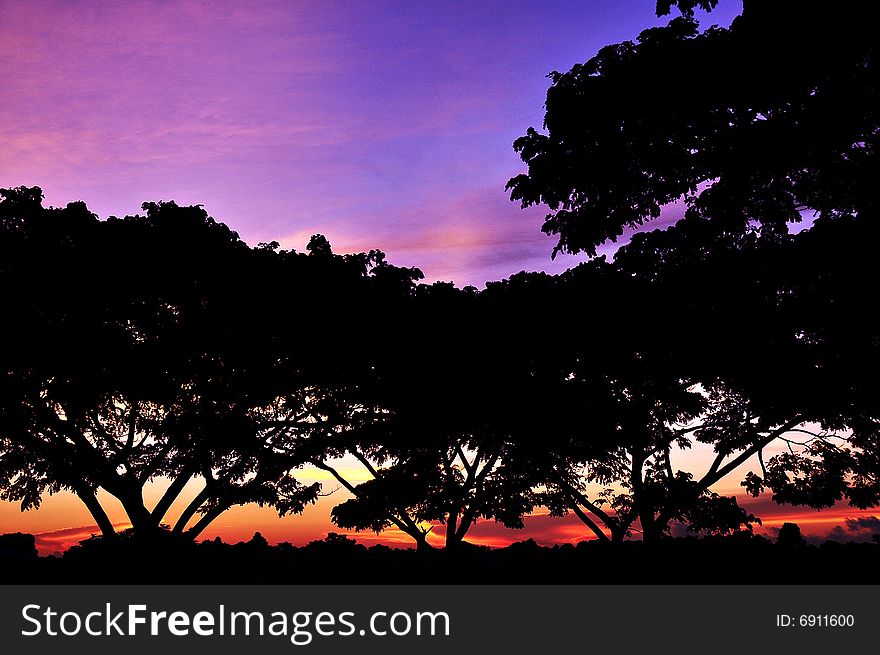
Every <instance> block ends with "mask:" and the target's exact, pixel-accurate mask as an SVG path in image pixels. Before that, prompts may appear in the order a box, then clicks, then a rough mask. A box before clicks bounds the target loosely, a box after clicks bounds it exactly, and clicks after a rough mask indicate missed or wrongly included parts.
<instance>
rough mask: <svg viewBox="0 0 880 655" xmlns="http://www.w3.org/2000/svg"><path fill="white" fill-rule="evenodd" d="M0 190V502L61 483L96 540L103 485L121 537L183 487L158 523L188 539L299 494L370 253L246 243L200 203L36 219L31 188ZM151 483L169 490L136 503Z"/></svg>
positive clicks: (342, 382) (349, 364)
mask: <svg viewBox="0 0 880 655" xmlns="http://www.w3.org/2000/svg"><path fill="white" fill-rule="evenodd" d="M2 194H3V202H2V203H0V230H2V233H0V248H2V250H3V252H2V254H3V255H4V257H3V262H2V264H0V266H2V270H0V275H2V277H3V280H4V282H3V285H2V288H3V290H4V291H3V293H4V296H5V297H4V298H3V304H4V308H5V309H6V316H7V317H8V320H6V321H4V324H3V326H2V330H3V334H2V337H3V339H2V341H3V343H2V346H0V347H2V348H3V349H4V352H3V358H2V361H3V363H4V376H3V379H2V381H0V386H2V389H0V396H2V401H0V402H2V405H0V493H2V495H3V498H5V499H8V500H18V501H20V502H21V503H22V506H23V508H25V509H27V508H31V507H37V506H39V504H40V500H41V498H42V496H43V494H44V493H47V492H48V493H53V492H55V491H58V490H61V489H68V490H71V491H73V492H74V493H75V494H76V495H77V496H78V497H79V498H80V499H82V500H83V502H84V503H85V505H86V506H87V507H88V509H89V511H90V512H91V514H92V515H93V517H94V519H95V521H96V523H97V525H98V526H99V527H100V529H101V531H102V533H103V534H105V535H106V536H113V535H114V533H115V530H114V528H113V525H112V524H111V522H110V520H109V518H108V517H107V514H106V512H105V511H104V509H103V508H102V507H101V505H100V503H99V501H98V498H97V495H96V492H97V491H98V490H99V489H104V490H105V491H107V492H108V493H110V494H111V495H113V496H115V497H116V498H117V499H119V501H120V502H121V503H122V506H123V507H124V509H125V511H126V513H127V515H128V517H129V520H130V522H131V524H132V526H133V527H134V530H135V533H137V534H148V533H152V534H161V532H159V531H158V527H159V526H160V524H161V522H162V521H163V519H164V518H165V516H166V514H167V512H168V510H169V509H170V507H171V505H172V503H173V502H174V501H175V500H176V499H177V498H178V497H180V494H181V493H182V492H183V490H184V488H185V487H186V486H187V484H188V483H189V482H191V481H194V480H195V481H199V482H200V483H201V484H202V485H203V486H202V489H201V490H200V491H198V492H197V493H196V495H195V497H194V498H193V499H192V500H191V501H190V502H189V504H188V505H187V506H186V507H185V509H184V510H183V512H182V514H181V515H180V517H179V518H178V520H177V521H176V523H175V525H174V526H173V532H174V533H178V534H182V535H185V536H187V537H189V538H195V537H196V536H198V534H200V533H201V532H202V531H203V530H204V529H205V527H207V525H208V524H210V522H211V521H213V520H214V519H216V518H217V516H219V515H220V514H221V513H222V512H223V511H225V510H226V509H228V508H229V507H231V506H234V505H239V504H245V503H259V504H266V505H270V506H273V507H274V508H275V509H276V510H277V511H278V512H279V514H282V515H283V514H287V513H297V512H300V511H302V509H303V507H304V506H305V504H307V503H309V502H313V501H314V499H315V498H316V496H317V493H318V490H319V485H318V484H312V485H303V484H301V483H299V482H298V481H297V480H296V478H295V477H294V476H293V475H292V473H291V472H292V471H293V470H295V469H297V468H298V467H300V466H302V465H303V464H304V463H305V462H306V461H307V460H309V459H311V458H314V457H315V451H314V447H313V443H312V442H311V441H310V440H309V437H311V436H312V435H314V434H315V433H316V431H318V430H324V431H325V430H327V429H330V427H329V426H330V425H331V424H332V425H333V426H334V427H338V425H339V421H340V420H341V419H342V417H344V416H345V412H344V411H342V410H340V409H339V408H340V407H341V406H343V405H345V403H347V402H349V401H350V398H349V396H348V395H347V393H348V391H350V390H351V389H352V381H353V380H355V376H353V375H348V373H347V371H349V370H355V369H356V368H357V365H358V364H359V363H360V362H362V361H363V357H362V356H358V355H357V354H356V352H357V351H358V349H359V345H362V343H363V342H362V341H361V340H360V339H359V338H357V337H356V336H354V337H351V338H348V339H347V341H346V344H347V345H342V344H343V340H342V339H341V337H342V335H343V334H346V336H350V335H349V334H348V333H349V332H350V331H349V329H348V327H347V326H346V319H347V316H348V314H347V312H349V311H359V308H363V309H362V310H360V311H365V310H366V308H367V307H369V306H370V303H371V302H372V301H371V299H370V297H369V293H368V292H369V291H370V288H371V287H370V285H372V284H373V281H372V280H367V279H366V269H367V262H368V261H369V260H375V261H380V260H382V259H383V258H382V256H381V253H370V254H359V255H349V256H344V257H342V256H340V257H337V256H335V255H332V254H331V253H330V252H329V244H327V248H326V249H321V248H317V247H316V248H310V251H311V254H310V255H304V254H298V253H295V252H286V251H278V250H277V245H276V244H264V245H263V246H261V247H258V248H256V249H250V248H248V247H247V246H246V245H245V244H244V243H242V242H241V241H240V240H239V239H238V236H237V235H236V234H235V233H234V232H231V231H230V230H229V229H228V228H227V227H226V226H225V225H222V224H218V223H216V222H214V221H213V219H210V218H209V217H208V216H207V214H206V213H205V211H204V210H203V209H202V208H200V207H179V206H177V205H176V204H174V203H147V204H145V205H144V209H145V210H146V215H145V216H128V217H125V218H123V219H116V218H110V219H108V220H107V221H104V222H101V221H98V220H97V218H96V217H95V216H94V215H93V214H91V213H90V212H88V210H87V209H86V207H85V205H83V204H82V203H72V204H70V205H68V206H67V207H66V208H64V209H51V208H49V209H44V208H43V207H42V206H41V198H42V194H41V192H40V190H39V189H36V188H32V189H28V188H19V189H7V190H3V191H2ZM321 239H323V238H322V237H315V238H313V240H312V243H313V244H320V243H321ZM323 242H324V243H326V240H324V241H323ZM365 338H366V337H365ZM306 445H308V448H306ZM158 478H165V479H167V480H168V481H169V485H168V487H167V489H166V491H165V492H164V494H163V495H162V497H161V498H160V500H159V501H158V503H157V504H156V505H155V506H154V507H152V508H148V507H147V506H146V505H145V502H144V497H143V489H144V486H145V485H146V484H147V483H148V482H150V481H151V480H155V479H158ZM197 515H198V517H197V518H196V516H197ZM194 518H195V519H196V520H195V523H194V524H193V525H191V526H190V525H189V522H190V521H191V520H192V519H194Z"/></svg>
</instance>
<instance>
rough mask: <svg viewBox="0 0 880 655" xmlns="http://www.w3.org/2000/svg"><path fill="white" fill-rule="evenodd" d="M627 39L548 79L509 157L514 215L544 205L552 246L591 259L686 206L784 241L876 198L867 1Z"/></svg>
mask: <svg viewBox="0 0 880 655" xmlns="http://www.w3.org/2000/svg"><path fill="white" fill-rule="evenodd" d="M673 4H675V5H678V7H679V9H680V10H681V12H682V15H681V16H679V17H677V18H674V19H672V20H670V22H669V24H668V25H667V26H665V27H660V28H652V29H648V30H645V31H644V32H642V33H641V34H640V35H639V37H638V39H637V41H635V42H633V41H625V42H623V43H619V44H615V45H609V46H607V47H604V48H602V49H601V50H600V51H599V53H598V54H597V55H596V56H595V57H593V58H592V59H590V60H589V61H588V62H586V63H585V64H577V65H575V66H574V67H572V69H571V70H570V71H568V72H567V73H559V72H553V73H551V74H550V79H551V80H552V85H551V86H550V88H549V90H548V92H547V102H546V115H545V119H544V127H545V129H546V133H540V132H538V131H536V130H535V129H533V128H529V130H528V132H527V134H526V135H525V136H523V137H521V138H519V139H517V140H516V142H515V143H514V148H515V149H516V151H517V152H518V153H519V154H520V155H521V157H522V159H523V161H524V162H525V163H526V164H527V165H528V173H526V174H522V175H518V176H516V177H514V178H512V179H511V180H510V181H509V182H508V188H509V189H510V190H511V198H512V199H514V200H519V201H521V203H522V204H523V206H527V205H533V204H545V205H547V206H548V207H549V208H550V210H551V211H550V213H549V214H548V215H547V217H546V220H545V222H544V225H543V230H544V231H545V232H546V233H548V234H553V235H558V237H559V241H558V243H557V245H556V248H555V250H554V254H556V253H557V252H559V251H563V252H572V253H577V252H581V251H585V252H588V253H594V252H595V248H596V246H597V245H599V244H601V243H603V242H605V241H607V240H609V239H610V240H616V239H617V238H618V237H620V236H621V235H622V234H623V233H624V230H625V229H627V228H637V227H638V226H640V225H642V224H643V223H644V222H646V221H650V220H651V219H655V218H657V217H658V216H659V215H660V212H661V209H662V208H663V207H664V205H667V204H668V203H672V202H674V201H684V202H685V203H686V204H687V206H688V208H689V211H690V212H691V213H694V214H696V215H698V216H701V217H706V218H710V219H711V220H714V221H719V222H723V223H725V224H726V225H728V226H733V227H735V228H736V229H740V230H741V229H742V228H743V227H744V226H745V225H747V224H748V223H749V222H750V221H754V222H757V223H759V224H761V225H762V226H763V227H764V229H767V230H773V231H780V230H784V229H785V225H786V224H787V223H792V222H797V221H799V220H801V215H802V214H803V213H805V212H807V211H815V212H818V213H819V214H821V215H824V216H834V215H837V214H841V213H857V212H858V211H859V210H860V209H861V208H863V207H864V206H865V205H866V203H872V202H874V201H873V198H874V195H875V188H876V186H875V183H876V171H877V134H878V132H880V97H878V89H880V85H878V70H880V69H878V57H877V51H878V41H877V39H876V37H875V34H874V28H873V26H874V25H876V24H877V19H878V17H880V14H878V12H880V7H878V5H877V4H876V3H859V2H850V3H844V4H843V5H835V6H834V7H833V8H830V7H829V6H827V5H824V4H821V3H802V2H796V1H795V0H787V1H785V2H761V1H759V0H747V1H746V2H744V3H743V13H742V15H741V16H740V17H738V18H736V19H735V20H734V21H733V23H732V25H731V26H730V28H723V29H722V28H718V27H712V28H709V29H707V30H704V31H700V30H699V26H698V23H697V21H696V19H695V18H694V15H693V8H694V7H695V6H696V5H697V4H699V5H700V6H701V7H703V8H704V9H711V7H712V6H713V5H714V4H715V3H714V2H700V3H697V2H693V1H692V0H687V1H686V2H674V3H673V2H669V1H668V0H665V1H661V2H658V14H665V13H668V12H669V10H670V7H671V6H672V5H673Z"/></svg>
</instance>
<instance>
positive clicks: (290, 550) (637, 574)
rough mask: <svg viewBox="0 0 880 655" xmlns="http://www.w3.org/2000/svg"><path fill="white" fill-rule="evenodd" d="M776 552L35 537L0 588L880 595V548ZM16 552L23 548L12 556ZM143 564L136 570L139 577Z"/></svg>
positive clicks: (674, 546) (0, 559)
mask: <svg viewBox="0 0 880 655" xmlns="http://www.w3.org/2000/svg"><path fill="white" fill-rule="evenodd" d="M786 527H790V528H792V530H790V531H786V528H783V530H781V531H780V533H779V536H778V538H776V540H775V541H771V540H769V539H767V538H765V537H762V536H760V535H755V534H752V533H748V532H740V533H737V534H735V535H728V536H706V537H701V538H695V537H688V538H671V539H664V540H662V541H660V542H657V543H655V544H645V543H644V542H641V541H625V542H622V543H620V544H611V543H603V542H599V541H596V540H591V541H581V542H580V543H578V544H568V543H567V544H559V545H555V546H549V547H548V546H539V545H538V544H536V543H535V542H534V541H533V540H531V539H529V540H526V541H520V542H517V543H514V544H511V545H509V546H507V547H504V548H487V547H484V546H474V545H471V544H468V543H467V542H465V543H464V544H462V545H461V547H460V548H458V549H456V550H455V551H447V550H440V549H433V550H430V551H422V552H419V551H416V550H413V549H400V548H389V547H388V546H384V545H375V546H370V547H367V546H364V545H363V544H359V543H357V542H356V541H355V540H353V539H351V538H348V537H344V536H342V535H339V534H334V533H330V534H329V535H327V537H326V538H325V539H322V540H320V541H313V542H311V543H309V544H306V545H304V546H293V545H291V544H289V543H280V544H277V545H275V546H271V545H269V544H268V543H267V542H266V540H265V539H264V538H263V537H262V536H261V535H260V534H259V533H257V534H255V535H254V537H253V538H252V539H250V540H248V541H244V542H239V543H236V544H226V543H223V542H221V541H220V539H219V538H218V539H214V540H209V541H203V542H198V543H176V544H166V547H165V548H156V547H155V544H149V543H143V542H138V541H129V540H123V541H122V542H121V543H116V544H114V545H112V546H110V545H108V544H107V543H106V542H105V541H103V540H101V539H97V538H96V539H91V540H88V541H86V542H83V543H82V544H81V545H79V546H74V547H72V548H70V549H68V550H67V551H66V552H65V553H64V554H63V555H61V556H49V557H37V554H36V549H35V548H34V546H33V537H30V536H29V535H4V536H0V584H16V583H18V584H21V583H25V584H34V583H44V584H58V583H65V584H118V583H119V582H120V580H124V581H125V582H126V583H129V584H154V583H155V582H156V580H174V581H175V583H176V584H591V585H595V584H704V583H706V582H707V581H710V582H711V583H712V584H743V583H745V582H748V583H754V584H806V583H809V584H838V585H839V584H868V583H872V584H876V583H877V582H878V581H880V558H878V557H877V554H878V552H880V545H878V544H877V543H853V542H850V543H845V544H844V543H838V542H835V541H826V542H824V543H822V544H819V545H811V544H808V543H806V542H805V541H804V539H803V538H802V537H801V536H800V533H799V532H798V531H797V528H796V526H794V525H792V524H789V525H788V526H786ZM6 541H15V542H17V543H16V544H15V545H17V546H18V548H14V547H12V544H10V545H9V546H8V547H7V544H6V543H5V542H6ZM133 562H136V563H137V566H132V563H133Z"/></svg>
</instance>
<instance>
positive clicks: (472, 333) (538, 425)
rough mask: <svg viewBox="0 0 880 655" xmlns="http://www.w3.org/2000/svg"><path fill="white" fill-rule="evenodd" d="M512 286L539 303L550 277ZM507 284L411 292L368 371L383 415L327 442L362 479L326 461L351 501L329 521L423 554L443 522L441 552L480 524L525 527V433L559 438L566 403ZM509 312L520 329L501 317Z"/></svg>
mask: <svg viewBox="0 0 880 655" xmlns="http://www.w3.org/2000/svg"><path fill="white" fill-rule="evenodd" d="M520 279H521V280H522V281H523V282H524V283H525V282H532V283H533V284H532V286H535V287H538V288H536V289H535V291H534V292H533V295H535V296H539V297H540V295H541V291H542V290H543V285H542V281H545V280H548V279H550V278H549V276H538V277H537V278H535V279H533V278H532V277H530V276H522V277H521V278H520ZM511 286H512V285H510V284H508V283H498V284H492V285H490V289H487V291H484V292H482V293H478V292H477V291H476V290H475V289H473V288H465V289H456V288H455V287H453V286H452V285H451V284H445V283H436V284H434V285H431V286H422V287H419V288H418V289H416V290H414V293H413V294H412V296H411V298H410V302H409V303H407V306H406V311H405V313H403V314H402V315H404V316H406V317H407V318H408V320H407V321H406V322H405V323H402V324H400V325H398V326H397V328H396V329H390V330H388V333H387V334H386V339H385V340H384V342H383V343H384V347H383V352H382V354H381V357H380V358H379V362H380V363H379V364H378V365H377V367H376V382H375V387H374V388H375V391H376V393H377V394H378V395H379V396H380V397H381V398H382V403H383V404H382V406H383V407H384V409H385V412H386V413H385V414H384V416H382V417H381V419H380V420H378V421H377V422H376V423H374V424H373V425H371V426H369V427H368V428H367V429H365V430H362V431H360V432H354V433H350V434H349V435H348V439H347V440H338V441H337V442H336V446H335V448H336V451H335V452H336V453H337V454H339V455H342V454H346V453H347V454H349V455H351V456H353V457H354V458H356V459H357V460H358V461H360V462H361V464H362V465H363V466H364V467H365V470H366V471H367V472H368V474H369V476H370V479H369V480H368V481H367V482H364V483H361V484H354V483H352V482H350V481H348V480H347V479H346V478H345V476H344V475H342V474H341V473H340V472H339V471H338V470H334V469H332V468H329V466H328V465H327V464H326V463H324V464H323V467H325V468H327V470H330V471H331V473H332V474H333V475H334V476H335V477H336V479H337V480H338V481H339V482H340V484H342V485H343V486H344V487H345V488H346V489H348V491H349V492H350V493H351V494H352V496H353V498H351V499H350V500H347V501H346V502H344V503H341V504H340V505H338V506H336V507H335V508H334V509H333V512H332V518H333V520H334V522H335V523H336V524H337V525H339V526H341V527H345V528H351V529H355V530H374V531H377V532H378V531H381V530H383V529H385V528H387V527H389V526H395V527H397V528H398V529H400V530H401V531H403V532H404V533H406V534H408V535H409V536H410V537H412V538H413V539H414V540H415V541H416V544H417V546H418V547H419V548H426V547H428V545H429V544H428V534H429V533H430V531H431V530H432V529H433V527H434V525H437V524H439V525H442V526H443V527H442V531H443V532H444V545H445V547H446V548H447V549H449V550H454V549H456V548H458V547H459V546H460V544H461V543H462V542H463V541H464V539H465V537H466V535H467V534H468V532H469V530H470V529H471V528H472V527H473V526H474V525H475V524H476V523H477V522H478V521H479V520H489V519H491V520H495V521H497V522H499V523H502V524H503V525H505V526H507V527H511V528H521V527H523V516H524V515H526V514H528V513H530V512H531V511H532V510H533V509H534V507H535V499H536V497H537V495H536V494H537V490H536V486H537V484H538V482H537V480H536V478H535V475H534V471H533V469H532V466H531V463H530V454H531V451H532V449H533V448H534V444H535V442H534V440H533V439H532V438H531V437H532V436H533V435H534V434H535V431H536V430H539V429H541V430H543V431H544V432H545V433H547V432H562V431H564V430H565V421H566V418H567V416H568V415H569V414H570V411H569V410H570V409H571V408H573V407H574V405H573V404H572V403H571V402H570V401H571V400H572V398H571V397H564V396H563V395H562V393H561V392H562V390H561V389H559V388H558V386H550V385H548V384H545V382H546V381H547V380H546V379H544V378H543V377H541V378H540V379H539V377H538V375H539V371H538V369H536V367H535V362H536V361H537V360H536V359H535V357H534V356H535V355H536V354H537V343H538V339H537V338H536V336H537V335H536V333H535V332H534V331H532V329H531V327H532V325H533V324H534V323H533V322H534V321H535V320H537V316H538V314H536V313H534V312H532V311H531V309H532V308H530V307H526V306H524V303H525V302H527V294H526V293H522V294H513V293H511V292H510V287H511ZM513 286H516V285H513ZM525 286H528V285H527V284H523V287H525ZM520 301H522V303H521V302H520ZM513 314H517V315H519V316H520V317H521V319H522V320H520V322H519V325H511V324H510V322H509V321H508V320H507V318H508V317H509V316H511V315H513ZM526 437H528V438H526ZM319 465H320V464H319Z"/></svg>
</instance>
